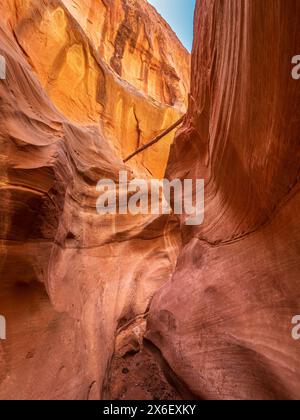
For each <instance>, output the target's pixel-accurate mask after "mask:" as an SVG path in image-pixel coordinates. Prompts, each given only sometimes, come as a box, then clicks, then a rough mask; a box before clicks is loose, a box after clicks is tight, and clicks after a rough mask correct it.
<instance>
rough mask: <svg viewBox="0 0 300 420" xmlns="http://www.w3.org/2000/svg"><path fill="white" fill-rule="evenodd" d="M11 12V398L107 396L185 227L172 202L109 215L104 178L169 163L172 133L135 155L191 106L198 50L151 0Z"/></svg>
mask: <svg viewBox="0 0 300 420" xmlns="http://www.w3.org/2000/svg"><path fill="white" fill-rule="evenodd" d="M75 6H76V7H77V8H78V10H76V7H75ZM104 9H105V10H106V12H105V13H104ZM148 9H149V10H148ZM139 13H140V14H139ZM1 14H2V18H1V21H0V40H1V42H0V54H1V55H2V56H4V58H5V60H6V67H7V68H6V80H1V81H0V98H1V100H0V101H1V102H0V105H1V114H0V122H1V124H0V158H1V167H0V177H1V178H0V198H1V209H0V226H1V241H0V313H1V315H4V316H5V317H6V321H7V339H6V340H5V341H1V343H0V398H1V399H99V398H102V397H103V395H104V391H105V383H106V380H107V375H108V370H109V366H110V361H111V358H112V355H113V353H114V351H115V346H116V343H115V337H116V335H117V333H118V332H119V331H123V330H124V328H126V331H127V338H126V337H125V338H124V337H123V338H124V340H123V342H124V346H126V340H127V341H128V340H129V341H131V342H132V341H135V342H137V343H139V342H140V336H142V332H143V330H144V324H145V320H144V316H145V313H146V312H147V308H148V306H149V302H150V300H151V298H152V296H153V295H154V293H155V292H156V291H157V290H158V289H159V288H160V287H161V286H162V285H163V284H164V283H165V282H166V281H167V280H168V279H169V278H170V275H171V274H172V271H173V268H174V265H175V263H176V259H177V254H178V252H179V246H180V241H181V238H180V236H179V234H178V229H177V226H178V223H177V220H176V219H174V218H173V217H172V216H171V217H167V216H141V215H138V216H129V215H124V216H111V215H107V216H101V217H100V216H99V215H98V214H97V213H96V200H97V198H98V195H99V194H98V193H97V191H96V185H97V182H98V181H99V180H100V179H103V178H110V179H113V180H116V181H117V179H118V172H119V171H120V170H128V171H129V174H130V176H131V177H134V176H137V175H138V176H142V177H144V178H145V179H147V178H148V179H150V177H151V176H152V175H154V176H158V177H160V176H162V175H163V174H164V171H165V166H166V163H167V158H168V154H169V146H170V144H171V142H172V139H173V135H172V133H171V134H170V135H169V136H168V138H167V139H165V140H163V141H162V142H161V143H160V144H158V145H156V146H155V147H154V148H152V149H151V150H149V151H147V152H145V153H143V154H142V155H141V156H138V157H137V158H136V159H134V160H133V161H131V162H130V164H129V165H130V166H125V165H124V164H123V158H124V157H125V156H127V154H128V153H130V152H132V151H134V150H135V149H136V147H138V146H139V145H141V144H143V143H144V142H146V141H148V140H150V139H151V138H152V137H153V135H155V134H157V133H158V132H160V131H161V130H162V129H164V128H165V127H168V126H169V125H171V123H173V122H175V121H176V120H177V119H178V118H179V117H180V116H181V115H182V113H183V112H184V110H185V97H186V95H187V89H188V79H187V75H188V68H189V55H188V53H187V52H186V50H185V49H184V48H183V47H182V46H181V45H180V44H179V42H178V40H177V39H176V37H175V35H174V34H172V32H171V31H170V29H169V28H168V27H167V25H166V24H163V23H162V19H161V18H160V16H159V15H158V14H157V13H156V12H155V11H154V9H152V8H150V7H149V5H148V4H147V3H146V2H144V1H141V0H139V1H136V2H135V1H129V0H128V1H124V0H123V1H122V2H119V1H116V2H115V1H114V2H109V1H103V2H102V1H92V2H87V1H84V0H82V1H76V2H70V1H68V2H67V1H59V0H42V1H41V0H26V1H24V0H22V1H21V0H1ZM99 19H100V20H101V19H103V27H102V26H101V25H100V22H99V21H98V20H99ZM128 22H129V23H128ZM129 24H130V25H134V28H135V29H134V30H133V31H131V34H129V33H128V31H129V28H128V25H129ZM156 36H157V37H156ZM168 49H169V50H170V51H171V52H172V55H171V54H168V53H166V51H168ZM163 51H165V53H163ZM135 60H136V61H137V62H139V64H137V63H136V62H135ZM140 61H141V62H142V64H141V63H140ZM131 65H132V68H133V69H135V72H136V73H134V72H133V71H132V70H131V67H130V66H131ZM181 68H182V69H183V70H182V72H181ZM147 69H148V70H149V75H148V76H147ZM139 72H141V74H143V77H140V75H139V74H138V73H139ZM161 72H162V75H160V77H159V78H158V74H160V73H161ZM132 74H135V75H136V77H133V78H132V77H131V75H132ZM129 76H130V77H129ZM158 79H159V80H158ZM137 88H138V89H137ZM131 326H132V327H131ZM133 330H134V331H133ZM119 341H120V340H119Z"/></svg>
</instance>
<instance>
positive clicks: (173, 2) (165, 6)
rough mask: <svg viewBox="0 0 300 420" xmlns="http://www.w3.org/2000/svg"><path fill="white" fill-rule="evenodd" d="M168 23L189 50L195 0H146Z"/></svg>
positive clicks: (191, 43)
mask: <svg viewBox="0 0 300 420" xmlns="http://www.w3.org/2000/svg"><path fill="white" fill-rule="evenodd" d="M148 1H149V3H151V4H152V5H153V6H154V7H155V8H156V9H157V11H158V12H159V13H160V14H161V15H162V16H163V18H164V19H165V20H166V21H167V22H168V23H169V25H170V26H171V27H172V29H173V31H174V32H176V34H177V36H178V38H179V39H180V40H181V42H182V43H183V45H185V47H186V48H187V49H188V50H189V51H191V49H192V45H193V22H194V10H195V3H196V0H148Z"/></svg>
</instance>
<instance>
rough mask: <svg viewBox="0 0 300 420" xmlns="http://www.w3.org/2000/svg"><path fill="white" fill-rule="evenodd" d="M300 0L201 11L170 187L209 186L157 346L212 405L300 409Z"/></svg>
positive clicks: (165, 292)
mask: <svg viewBox="0 0 300 420" xmlns="http://www.w3.org/2000/svg"><path fill="white" fill-rule="evenodd" d="M299 28H300V1H299V0H276V1H272V0H271V1H269V0H251V1H242V0H237V1H220V0H198V1H197V10H196V17H195V43H194V49H193V57H192V80H191V95H190V104H189V110H188V115H187V117H186V121H185V124H184V126H183V128H182V129H181V130H180V131H179V132H178V134H177V139H176V141H175V144H174V146H173V147H172V150H171V156H170V159H169V164H168V168H167V173H168V176H169V177H170V178H176V177H181V178H194V179H195V178H204V179H205V182H206V189H205V195H206V198H205V222H204V224H203V225H202V226H200V227H199V226H198V227H195V228H187V227H185V226H184V225H182V237H183V242H184V245H183V249H182V252H181V254H180V256H179V259H178V262H177V267H176V271H175V274H174V275H173V278H172V280H171V281H170V282H168V283H167V284H166V285H165V286H164V287H163V288H162V289H161V290H160V291H159V292H158V293H157V294H156V295H155V297H154V300H153V302H152V305H151V309H150V315H149V321H148V327H147V328H148V331H147V338H148V339H149V340H151V341H152V342H153V343H154V344H155V345H156V346H157V347H158V348H159V349H160V351H161V353H162V355H163V357H164V358H165V359H166V361H167V362H168V364H169V365H170V367H171V368H172V370H173V371H174V372H175V373H176V375H177V376H178V378H179V379H180V380H181V381H182V382H183V383H184V384H185V386H186V387H187V388H188V389H189V390H190V391H191V392H192V393H193V394H194V395H196V396H197V397H199V398H203V399H213V398H217V399H274V398H287V399H299V398H300V365H299V360H300V345H299V342H297V341H294V340H293V339H292V334H291V331H292V318H293V317H294V316H295V315H298V314H300V288H299V279H300V246H299V244H300V227H299V214H300V195H299V174H300V171H299V170H300V147H299V146H300V142H299V137H300V119H299V110H300V84H299V82H298V81H296V80H293V78H292V77H291V71H292V64H291V59H292V57H293V56H294V55H295V54H296V53H299V47H300V31H299Z"/></svg>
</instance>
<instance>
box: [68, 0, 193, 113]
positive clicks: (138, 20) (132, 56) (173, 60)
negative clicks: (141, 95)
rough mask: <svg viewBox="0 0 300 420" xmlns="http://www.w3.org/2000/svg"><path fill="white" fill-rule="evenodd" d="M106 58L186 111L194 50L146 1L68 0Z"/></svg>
mask: <svg viewBox="0 0 300 420" xmlns="http://www.w3.org/2000/svg"><path fill="white" fill-rule="evenodd" d="M63 3H64V4H65V5H66V7H67V8H68V10H69V11H70V12H71V13H72V15H73V16H74V17H75V18H76V20H77V21H78V22H80V24H81V26H82V27H83V28H84V29H85V30H86V33H87V34H88V36H89V38H90V39H91V40H92V42H93V44H94V46H95V47H96V49H97V50H98V51H99V52H100V54H101V56H102V57H103V58H104V60H105V61H106V63H107V64H108V65H110V66H111V68H112V69H113V70H114V71H115V72H116V73H117V74H118V75H119V76H121V77H122V79H125V80H127V81H128V82H129V83H131V84H132V85H133V86H135V87H137V88H138V89H139V90H141V91H143V92H145V93H147V94H148V95H150V96H151V97H152V98H154V99H156V100H158V101H159V102H161V103H165V104H168V105H176V106H177V107H178V108H181V109H182V110H184V107H183V106H182V104H187V92H188V90H189V78H190V68H189V61H190V60H189V54H188V52H187V51H186V50H185V49H184V48H183V47H182V44H181V43H180V42H179V41H178V39H177V38H176V37H175V36H174V33H173V31H172V29H171V28H170V27H169V25H168V24H167V23H166V22H165V21H164V19H162V18H161V17H160V15H158V14H157V12H156V10H155V9H154V8H153V7H152V6H151V5H150V4H149V3H148V2H147V1H144V0H143V1H140V0H105V1H104V0H102V1H101V0H100V1H99V0H84V1H81V2H77V1H75V0H64V1H63Z"/></svg>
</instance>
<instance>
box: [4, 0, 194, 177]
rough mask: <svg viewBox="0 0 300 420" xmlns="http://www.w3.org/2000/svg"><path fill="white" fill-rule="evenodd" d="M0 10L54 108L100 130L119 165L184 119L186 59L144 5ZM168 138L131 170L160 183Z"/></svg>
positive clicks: (59, 4) (15, 5) (53, 2)
mask: <svg viewBox="0 0 300 420" xmlns="http://www.w3.org/2000/svg"><path fill="white" fill-rule="evenodd" d="M4 5H6V7H4V11H3V13H5V15H6V16H7V18H6V21H7V24H8V25H9V27H10V28H12V29H13V35H14V38H15V42H17V43H18V46H19V48H20V49H21V50H22V52H23V55H25V56H26V57H27V61H28V62H29V64H30V66H31V68H32V70H34V72H35V73H36V74H37V76H38V79H39V81H40V83H41V85H42V87H43V89H44V90H45V91H46V93H47V94H48V96H49V97H50V99H51V101H52V103H53V104H54V105H55V107H57V109H58V110H59V111H60V112H61V113H62V114H63V115H64V116H65V117H67V118H68V120H70V121H72V122H75V123H79V124H81V125H83V124H84V125H87V124H97V125H99V126H100V127H101V130H102V132H103V135H104V136H105V137H106V138H107V140H108V141H109V143H110V144H111V145H112V147H113V149H116V153H117V154H119V155H121V156H122V157H123V158H124V157H126V156H128V155H129V154H130V153H131V152H132V151H134V150H135V149H136V148H137V147H138V146H141V145H142V144H144V143H146V142H147V141H149V140H151V138H153V137H154V136H155V135H156V134H158V133H159V132H160V131H161V130H162V129H164V128H166V127H168V126H170V125H171V124H172V123H173V122H174V121H176V120H177V119H179V117H180V116H181V115H182V114H183V113H184V112H185V109H186V102H187V96H188V90H189V68H190V58H189V54H188V53H187V51H186V50H185V49H184V47H183V46H182V45H181V44H180V43H179V41H178V39H177V38H176V36H175V34H174V33H173V32H172V31H171V29H170V28H169V27H168V26H167V24H166V23H165V22H164V21H163V20H162V18H161V17H160V16H159V15H158V14H157V13H156V11H155V10H154V9H153V8H152V7H151V6H150V5H149V4H148V3H147V2H145V1H136V2H132V1H125V0H122V1H115V0H114V1H109V2H107V1H106V2H102V1H101V0H97V1H96V0H93V1H86V0H80V1H76V2H75V1H67V0H66V1H60V0H49V1H46V2H37V1H35V0H28V1H26V2H24V1H18V0H4ZM128 19H129V20H128ZM119 44H121V45H122V47H123V48H120V45H119ZM170 46H172V48H170ZM116 61H118V62H119V65H117V64H116ZM137 62H138V63H137ZM135 88H137V89H135ZM173 138H174V132H173V133H171V134H170V135H169V136H168V137H166V139H165V140H164V142H162V143H161V144H160V145H158V146H155V147H154V148H152V149H151V150H149V151H147V152H145V153H143V154H141V155H139V156H138V157H137V158H136V159H135V160H134V161H133V163H132V166H133V167H135V163H137V164H138V166H141V165H139V164H142V167H143V168H146V170H147V171H148V174H152V175H154V176H158V177H161V176H163V175H164V172H165V167H166V162H167V159H168V154H169V147H170V144H171V143H172V140H173Z"/></svg>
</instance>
